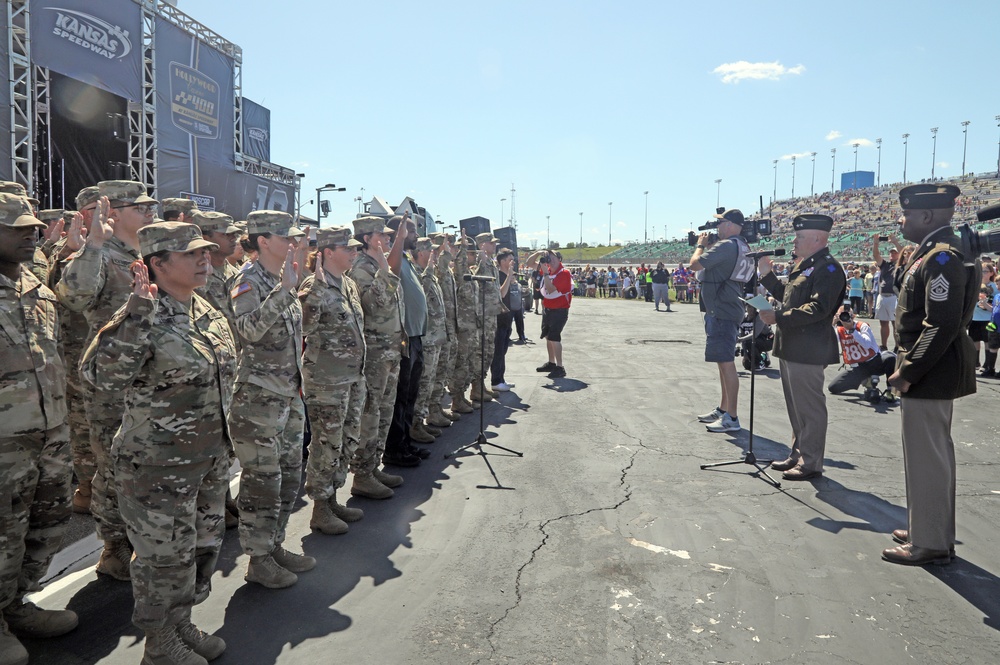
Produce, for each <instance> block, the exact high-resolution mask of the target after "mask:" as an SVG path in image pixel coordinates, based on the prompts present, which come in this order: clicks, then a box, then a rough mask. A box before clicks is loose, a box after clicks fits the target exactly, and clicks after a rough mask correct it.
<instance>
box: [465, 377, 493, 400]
mask: <svg viewBox="0 0 1000 665" xmlns="http://www.w3.org/2000/svg"><path fill="white" fill-rule="evenodd" d="M469 399H470V400H472V401H473V402H479V403H480V404H482V403H483V402H490V401H492V400H493V395H491V394H490V393H489V392H488V391H484V390H483V382H482V381H476V382H475V383H473V384H472V390H470V391H469Z"/></svg>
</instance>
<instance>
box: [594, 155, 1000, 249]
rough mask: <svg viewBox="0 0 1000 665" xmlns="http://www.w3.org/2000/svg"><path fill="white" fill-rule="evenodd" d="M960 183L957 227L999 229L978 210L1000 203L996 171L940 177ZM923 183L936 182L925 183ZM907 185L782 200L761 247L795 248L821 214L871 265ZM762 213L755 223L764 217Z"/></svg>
mask: <svg viewBox="0 0 1000 665" xmlns="http://www.w3.org/2000/svg"><path fill="white" fill-rule="evenodd" d="M937 181H938V182H942V183H944V182H947V183H950V184H954V185H958V186H959V187H960V188H961V190H962V196H960V197H959V199H958V201H957V202H956V206H955V223H956V224H961V223H963V222H968V223H970V224H971V225H972V226H973V228H975V229H977V230H982V229H985V228H988V227H993V226H996V224H997V222H986V223H979V222H977V221H976V211H977V210H979V209H980V208H982V207H984V206H987V205H991V204H993V203H1000V179H998V178H997V173H996V172H990V173H984V174H978V175H977V174H969V175H967V176H965V177H964V178H952V179H948V180H945V179H941V178H938V179H937ZM921 182H934V181H931V180H922V181H921ZM902 187H903V185H902V183H894V184H891V185H882V186H881V187H868V188H864V189H852V190H846V191H840V192H833V193H830V192H825V193H823V194H817V195H815V196H805V197H801V198H795V199H785V200H782V201H776V202H775V203H774V204H773V206H772V207H771V209H770V211H769V215H770V217H771V226H772V233H771V235H770V236H769V237H766V238H761V240H760V243H759V247H761V248H762V249H766V248H768V247H787V248H789V250H790V249H791V246H792V237H793V235H794V233H793V231H792V219H794V218H795V216H796V215H799V214H802V213H821V214H824V215H830V216H831V217H833V219H834V227H833V233H832V234H830V249H831V250H832V251H833V255H834V256H836V257H837V258H838V259H840V260H842V261H868V260H870V259H871V238H872V234H873V233H875V232H876V231H882V232H883V233H886V234H887V233H888V232H890V231H891V230H892V229H889V228H886V227H887V226H895V225H896V220H898V219H899V216H900V214H901V213H902V210H901V209H900V207H899V190H900V189H901V188H902ZM759 217H760V215H759V214H755V215H751V216H750V217H749V219H758V218H759ZM690 257H691V247H690V246H689V245H688V243H687V238H683V239H675V240H670V241H665V242H663V241H661V242H651V243H631V244H629V245H626V246H625V247H622V248H620V249H617V250H615V251H613V252H611V253H610V254H606V255H605V256H603V257H602V258H601V259H599V260H597V261H595V262H594V263H596V264H601V263H608V264H613V265H618V264H622V263H631V264H638V263H650V262H653V263H655V262H657V261H663V262H664V263H685V262H687V260H688V259H689V258H690Z"/></svg>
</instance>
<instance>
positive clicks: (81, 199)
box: [76, 185, 101, 210]
mask: <svg viewBox="0 0 1000 665" xmlns="http://www.w3.org/2000/svg"><path fill="white" fill-rule="evenodd" d="M100 198H101V190H100V188H98V186H97V185H91V186H90V187H84V188H83V189H81V190H80V192H79V193H78V194H77V195H76V207H77V209H78V210H83V209H84V208H86V207H87V206H89V205H91V204H92V203H97V201H98V199H100Z"/></svg>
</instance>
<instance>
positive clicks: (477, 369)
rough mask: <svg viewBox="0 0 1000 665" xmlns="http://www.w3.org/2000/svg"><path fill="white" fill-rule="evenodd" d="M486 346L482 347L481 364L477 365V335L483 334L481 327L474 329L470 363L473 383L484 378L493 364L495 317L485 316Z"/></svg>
mask: <svg viewBox="0 0 1000 665" xmlns="http://www.w3.org/2000/svg"><path fill="white" fill-rule="evenodd" d="M485 328H486V345H485V347H484V354H483V364H482V365H480V363H479V345H480V340H479V334H480V333H481V332H483V327H482V326H480V327H477V328H476V342H475V344H476V347H475V349H474V351H473V355H474V356H475V358H474V359H473V361H472V381H473V383H478V382H479V381H482V380H483V379H484V378H485V377H486V372H489V371H490V365H492V364H493V351H494V339H495V338H496V336H497V317H495V316H489V315H487V316H486V325H485ZM487 387H488V386H487Z"/></svg>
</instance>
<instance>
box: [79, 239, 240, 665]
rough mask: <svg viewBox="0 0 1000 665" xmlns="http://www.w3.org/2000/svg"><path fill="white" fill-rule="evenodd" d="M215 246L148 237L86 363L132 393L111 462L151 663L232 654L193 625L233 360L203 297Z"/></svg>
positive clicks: (222, 461)
mask: <svg viewBox="0 0 1000 665" xmlns="http://www.w3.org/2000/svg"><path fill="white" fill-rule="evenodd" d="M216 247H217V245H215V244H213V243H210V242H208V241H207V240H204V239H203V238H202V236H201V231H200V230H199V229H198V227H197V226H195V225H193V224H185V223H182V222H161V223H155V224H150V225H148V226H145V227H143V228H142V229H140V230H139V249H140V252H141V254H142V256H143V262H142V263H140V262H138V261H137V262H136V263H135V264H133V268H132V272H133V276H134V285H133V288H132V295H131V296H130V297H129V299H128V301H127V302H126V304H125V305H124V306H123V307H122V308H121V309H119V310H118V311H117V312H116V313H115V314H114V316H113V317H112V318H111V320H110V321H109V322H108V323H107V325H105V326H104V327H103V328H102V329H101V331H100V332H99V333H98V335H97V337H96V338H95V340H94V342H93V343H91V345H90V348H88V349H87V351H86V353H85V354H84V358H83V360H82V367H83V371H84V376H85V377H86V379H87V380H88V381H89V382H90V383H92V384H94V385H95V386H96V387H99V388H100V389H101V390H107V391H115V392H117V393H124V395H125V413H124V415H123V417H122V424H121V427H120V429H119V430H118V433H117V434H116V436H115V438H114V442H113V444H112V451H111V453H112V459H113V460H114V469H115V481H116V484H117V490H118V493H119V494H118V495H119V505H120V509H121V514H122V518H123V520H124V521H125V525H126V529H127V531H128V537H129V541H130V542H131V543H132V544H133V545H134V547H135V558H134V559H133V561H132V565H131V578H132V591H133V594H134V596H135V609H134V611H133V614H132V622H133V623H134V624H135V625H136V626H137V627H139V628H141V629H142V630H144V631H145V632H146V647H145V653H144V655H143V660H142V662H143V663H148V664H151V663H157V664H160V663H164V664H166V663H184V664H185V665H187V664H191V665H197V664H199V663H205V662H207V660H211V659H213V658H216V657H217V656H219V655H220V654H221V653H222V652H223V651H224V650H225V648H226V644H225V642H223V641H222V639H221V638H218V637H214V636H211V635H206V634H205V633H203V632H202V631H200V630H198V628H196V627H195V626H194V625H193V624H192V623H191V607H192V606H193V605H194V604H196V603H198V602H201V601H203V600H205V599H206V598H207V597H208V593H209V590H210V586H211V584H210V580H211V576H212V571H213V570H214V569H215V562H216V559H217V558H218V554H219V547H220V546H221V545H222V537H223V532H224V530H225V522H224V519H223V501H224V499H225V495H226V486H227V484H228V480H229V452H228V449H229V446H230V440H229V430H228V429H227V427H226V415H227V413H228V411H229V404H230V397H231V395H230V392H231V388H230V386H232V382H233V376H234V374H235V370H236V363H235V353H236V352H235V348H234V346H233V338H232V334H231V332H230V329H229V324H228V323H227V322H226V319H225V317H224V316H223V315H222V314H220V313H219V312H217V311H216V310H215V309H214V308H213V307H212V306H211V305H209V304H208V302H207V301H205V300H204V299H202V298H201V297H200V296H198V295H197V294H195V289H196V288H199V287H204V286H205V283H206V282H207V280H208V275H209V272H210V271H211V263H210V259H209V251H210V250H211V249H213V248H216Z"/></svg>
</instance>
